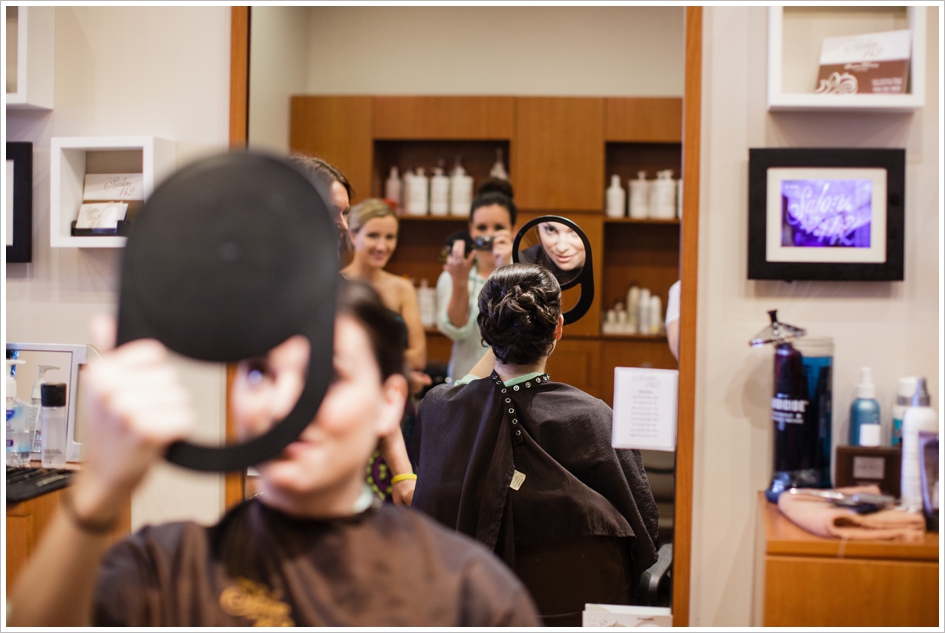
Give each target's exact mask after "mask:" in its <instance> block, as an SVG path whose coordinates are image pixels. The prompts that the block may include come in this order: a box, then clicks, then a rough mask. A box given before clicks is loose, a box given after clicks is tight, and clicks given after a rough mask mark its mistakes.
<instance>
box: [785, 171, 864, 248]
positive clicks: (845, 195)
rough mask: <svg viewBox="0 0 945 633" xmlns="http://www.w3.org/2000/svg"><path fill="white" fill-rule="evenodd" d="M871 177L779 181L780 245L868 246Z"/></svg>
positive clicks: (815, 246) (816, 246)
mask: <svg viewBox="0 0 945 633" xmlns="http://www.w3.org/2000/svg"><path fill="white" fill-rule="evenodd" d="M872 199H873V181H872V180H869V179H863V180H859V179H856V180H828V179H812V180H783V181H781V246H796V247H803V248H818V247H839V248H869V247H870V223H871V222H872V219H873V208H872Z"/></svg>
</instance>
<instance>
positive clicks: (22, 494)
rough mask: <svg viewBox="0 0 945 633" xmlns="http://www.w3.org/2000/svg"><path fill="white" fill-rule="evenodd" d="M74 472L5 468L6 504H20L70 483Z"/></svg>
mask: <svg viewBox="0 0 945 633" xmlns="http://www.w3.org/2000/svg"><path fill="white" fill-rule="evenodd" d="M73 474H75V471H72V470H66V469H61V468H30V467H22V468H18V467H15V466H7V503H8V504H10V503H20V502H21V501H28V500H29V499H33V498H35V497H39V496H41V495H44V494H46V493H49V492H52V491H54V490H59V489H60V488H65V487H66V486H68V485H69V484H70V483H72V476H73Z"/></svg>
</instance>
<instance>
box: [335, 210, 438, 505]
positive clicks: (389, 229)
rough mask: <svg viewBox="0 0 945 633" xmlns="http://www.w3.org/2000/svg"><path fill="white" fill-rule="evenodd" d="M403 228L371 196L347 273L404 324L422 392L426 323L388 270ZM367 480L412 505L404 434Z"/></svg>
mask: <svg viewBox="0 0 945 633" xmlns="http://www.w3.org/2000/svg"><path fill="white" fill-rule="evenodd" d="M398 229H399V223H398V220H397V214H396V213H395V212H394V209H393V208H391V207H390V205H388V204H387V203H386V202H384V201H383V200H381V199H379V198H368V199H367V200H364V201H362V202H359V203H358V204H356V205H354V206H353V207H352V208H351V212H350V213H349V214H348V241H349V243H350V244H351V245H352V249H351V254H352V258H351V263H349V264H348V265H347V266H346V267H345V268H344V269H343V270H342V271H341V274H342V275H344V276H345V277H346V278H348V279H357V280H360V281H364V282H366V283H368V284H370V285H371V286H372V287H373V288H374V289H375V290H376V291H377V292H378V294H379V295H380V296H381V299H382V301H383V302H384V305H385V306H387V308H388V309H389V310H390V311H391V312H393V313H394V315H395V317H396V319H397V320H398V321H399V322H400V324H401V326H402V328H403V336H404V337H405V338H406V341H407V349H406V351H405V352H404V361H405V362H406V364H407V368H408V369H409V370H410V372H409V377H410V384H411V392H418V391H420V389H422V388H423V387H424V386H426V385H429V384H430V382H431V381H430V378H429V376H427V375H426V374H425V373H423V369H424V368H425V366H426V361H427V342H426V334H425V333H424V331H423V324H422V323H421V321H420V307H419V303H418V301H417V291H416V289H415V288H414V287H413V285H412V284H411V283H410V282H409V281H407V280H406V279H404V278H403V277H399V276H397V275H393V274H391V273H389V272H387V271H386V270H384V267H385V266H387V262H389V261H390V258H391V256H392V255H393V254H394V250H395V249H396V248H397V233H398ZM412 406H413V405H412V404H410V403H408V415H411V416H412ZM367 480H368V483H369V484H370V486H371V487H372V488H373V489H374V491H375V493H377V494H378V496H380V497H381V498H382V499H385V500H386V499H388V498H389V499H391V500H392V501H394V503H405V504H407V505H409V504H410V500H411V498H412V497H413V488H414V482H415V479H414V478H413V468H412V466H411V464H410V460H409V458H408V457H407V449H406V447H405V445H404V439H403V436H402V435H401V434H400V433H396V434H393V435H390V436H388V437H386V438H384V439H383V440H382V441H381V443H380V446H379V447H378V450H377V451H376V452H375V454H374V456H373V457H372V458H371V462H370V464H369V465H368V470H367Z"/></svg>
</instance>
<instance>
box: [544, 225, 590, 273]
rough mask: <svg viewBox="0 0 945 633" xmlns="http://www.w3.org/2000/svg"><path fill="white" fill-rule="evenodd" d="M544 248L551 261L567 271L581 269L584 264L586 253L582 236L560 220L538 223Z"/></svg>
mask: <svg viewBox="0 0 945 633" xmlns="http://www.w3.org/2000/svg"><path fill="white" fill-rule="evenodd" d="M538 236H539V240H540V241H541V247H542V250H544V252H545V255H546V257H547V258H548V260H549V261H550V262H552V263H553V264H554V265H555V266H557V267H558V268H559V269H560V270H562V271H565V272H570V271H579V270H580V269H581V268H583V266H584V260H585V258H586V253H585V252H584V242H582V241H581V236H579V235H578V234H577V233H575V232H574V231H573V230H572V229H571V228H570V227H568V226H565V225H564V224H561V223H559V222H542V223H541V224H539V225H538Z"/></svg>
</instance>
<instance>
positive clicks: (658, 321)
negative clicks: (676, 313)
mask: <svg viewBox="0 0 945 633" xmlns="http://www.w3.org/2000/svg"><path fill="white" fill-rule="evenodd" d="M662 325H663V301H662V300H661V299H660V296H659V295H652V296H651V297H650V334H659V333H660V327H661V326H662Z"/></svg>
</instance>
